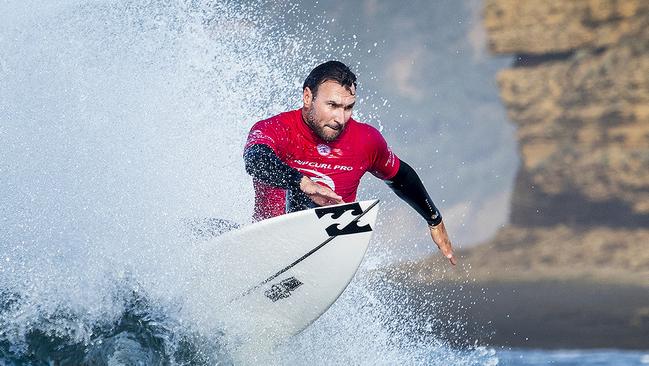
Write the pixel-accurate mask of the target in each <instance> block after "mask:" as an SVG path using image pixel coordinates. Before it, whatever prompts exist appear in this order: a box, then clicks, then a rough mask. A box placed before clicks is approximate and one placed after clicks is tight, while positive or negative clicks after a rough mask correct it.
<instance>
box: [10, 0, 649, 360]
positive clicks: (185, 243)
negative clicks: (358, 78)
mask: <svg viewBox="0 0 649 366" xmlns="http://www.w3.org/2000/svg"><path fill="white" fill-rule="evenodd" d="M327 21H330V20H327V19H325V18H322V19H321V18H308V17H304V16H302V15H301V14H300V10H299V9H298V8H296V7H295V6H294V5H292V4H291V3H288V2H287V3H281V4H274V3H272V2H265V1H250V2H245V3H243V4H242V3H240V2H237V1H171V0H161V1H146V0H141V1H135V0H126V1H111V0H108V1H91V0H85V1H83V0H51V1H47V2H41V1H30V0H27V1H16V0H5V1H3V2H1V3H0V50H2V51H1V52H0V365H59V364H60V365H81V364H86V365H158V364H168V365H214V364H219V365H228V364H232V363H237V364H278V365H282V364H285V365H295V364H297V365H299V364H302V365H303V364H386V365H395V364H403V365H409V364H410V365H420V364H428V365H449V364H451V365H498V364H513V365H528V364H530V365H532V364H534V365H536V364H543V363H524V362H528V361H530V362H536V361H533V360H537V359H543V356H542V355H543V354H544V353H542V352H535V351H498V350H497V349H494V348H490V347H484V346H483V345H481V342H480V341H479V340H478V339H477V337H474V336H473V335H471V334H466V331H465V328H464V326H463V323H462V320H461V319H455V318H453V317H451V316H449V314H445V312H444V306H443V305H445V299H444V298H443V297H440V296H441V295H440V296H438V295H436V294H422V296H423V298H421V299H409V298H404V295H403V293H402V292H401V291H399V288H400V284H398V283H392V282H390V281H389V280H388V279H387V278H386V277H385V276H381V275H378V276H377V275H376V273H377V272H376V270H377V268H378V267H379V265H380V264H381V263H382V258H381V251H378V250H373V251H371V252H370V253H369V254H368V258H367V260H366V261H365V262H364V264H363V267H362V268H361V270H360V271H359V273H358V276H357V277H356V278H355V279H354V281H353V282H352V284H351V285H350V287H349V288H348V290H347V291H346V292H345V293H344V294H343V296H342V297H341V298H340V299H339V301H338V302H336V304H334V306H333V307H332V308H331V309H330V310H329V311H328V312H327V313H326V314H325V315H324V316H323V317H321V318H320V319H319V320H318V321H317V322H316V323H314V324H313V325H312V326H311V327H309V328H308V329H307V330H305V331H304V332H302V333H301V334H299V335H298V336H296V337H294V338H292V339H290V340H288V341H286V342H285V343H283V344H281V345H280V346H279V347H278V348H276V349H271V350H269V349H260V350H257V351H256V352H245V353H242V352H240V350H241V349H242V348H246V347H245V346H246V345H241V344H240V343H237V340H236V339H232V337H231V336H230V334H228V333H227V332H224V331H223V329H222V327H221V326H220V325H221V322H222V319H224V318H226V317H228V316H229V314H219V313H215V312H214V310H213V309H214V306H213V305H214V303H218V301H219V300H220V296H219V292H218V291H214V289H215V288H218V286H214V284H218V281H219V279H218V278H213V277H209V273H211V272H210V271H208V270H206V268H207V267H206V266H209V263H205V261H204V257H203V256H202V255H203V253H204V251H203V248H202V246H201V241H198V240H195V239H194V238H192V237H191V236H189V235H186V233H185V232H184V231H183V229H184V228H183V226H182V224H181V223H182V222H183V220H185V219H187V218H195V217H222V218H227V219H230V220H233V221H236V222H241V223H245V222H248V221H249V217H250V216H251V207H252V191H251V188H250V186H249V184H242V182H249V178H248V177H247V176H246V174H245V172H244V171H243V169H242V166H243V163H242V159H241V147H242V146H243V143H244V138H245V136H246V132H247V130H248V128H249V126H250V124H251V123H252V122H254V121H256V120H259V119H261V118H262V117H265V116H268V115H271V114H273V113H277V112H279V111H282V110H285V109H288V108H294V107H297V105H296V104H295V103H296V102H297V101H299V93H296V90H297V91H299V88H300V85H301V82H302V77H303V75H305V74H306V72H308V70H309V69H310V67H311V66H312V65H313V64H315V60H316V59H319V58H320V57H325V56H327V55H331V56H332V57H353V56H354V54H355V53H367V50H356V49H354V48H353V47H351V48H336V47H334V46H326V44H328V42H327V34H326V32H324V31H322V29H320V28H319V24H322V23H323V22H327ZM288 24H291V26H290V27H288V26H287V25H288ZM315 45H319V46H318V47H319V49H318V51H317V52H316V50H314V47H316V46H315ZM323 52H324V54H323ZM365 105H367V106H368V107H365V108H366V110H365V113H367V111H368V110H369V111H370V112H371V110H372V103H371V99H370V103H365ZM359 112H360V113H361V114H362V113H364V111H363V110H362V109H361V110H360V111H359ZM376 239H377V241H378V242H380V240H381V238H376ZM409 301H419V302H421V301H425V302H426V303H427V304H428V305H429V306H430V307H432V308H435V309H439V311H438V312H437V313H436V314H435V315H434V316H431V317H430V318H422V316H421V315H419V314H416V313H412V311H411V310H409V309H410V307H408V305H407V304H408V302H409ZM449 329H450V330H451V333H453V334H454V335H456V337H455V340H453V339H449V338H448V337H444V336H442V333H444V332H446V333H448V331H449ZM441 330H444V332H442V331H441ZM458 338H459V339H463V342H460V343H458V342H457V339H458ZM474 338H476V339H474ZM568 354H569V353H568ZM583 354H585V355H587V356H585V357H591V356H592V360H593V362H596V361H595V360H596V359H597V357H598V356H597V355H596V354H590V353H583ZM607 354H608V355H610V361H611V362H618V361H620V362H622V361H621V360H627V361H628V362H631V363H628V364H632V365H633V364H643V363H644V364H646V363H647V356H646V355H643V354H631V353H621V352H613V353H610V352H609V353H607ZM521 355H523V357H520V356H521ZM539 355H541V356H539ZM545 355H546V356H545V357H547V358H546V360H553V359H555V358H553V357H555V356H556V357H558V358H556V360H560V359H561V357H559V356H557V355H555V354H554V353H545ZM564 359H565V358H564ZM589 359H590V358H589ZM540 362H542V361H540ZM561 362H563V361H561ZM633 362H636V363H633ZM556 364H561V365H563V364H566V365H568V364H570V363H556ZM573 364H574V363H573ZM590 364H592V365H595V364H598V363H590ZM610 364H612V365H613V364H622V363H610Z"/></svg>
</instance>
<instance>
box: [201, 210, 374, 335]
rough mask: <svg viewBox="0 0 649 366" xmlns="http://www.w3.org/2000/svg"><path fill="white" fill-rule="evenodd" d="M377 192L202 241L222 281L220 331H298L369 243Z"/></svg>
mask: <svg viewBox="0 0 649 366" xmlns="http://www.w3.org/2000/svg"><path fill="white" fill-rule="evenodd" d="M378 202H379V201H378V200H369V201H362V202H354V203H346V204H341V205H335V206H327V207H320V208H315V209H311V210H306V211H300V212H295V213H291V214H287V215H282V216H278V217H274V218H271V219H268V220H264V221H260V222H257V223H254V224H252V225H249V226H246V227H243V228H241V229H237V230H233V231H229V232H225V233H223V234H221V235H220V236H218V237H216V238H213V239H211V240H210V241H209V242H208V243H207V245H208V246H213V247H214V250H215V251H218V253H219V254H218V257H216V258H215V262H216V263H214V267H213V268H214V269H215V270H216V271H217V276H218V277H219V281H220V282H221V285H222V286H223V288H225V289H227V293H225V294H222V295H224V296H225V298H224V301H223V304H224V306H225V308H222V309H219V312H220V313H222V314H228V316H227V317H225V319H224V326H225V327H226V328H227V329H226V332H233V333H236V334H237V336H238V337H239V338H240V339H241V340H242V341H243V342H246V341H263V342H265V343H268V344H270V343H272V344H277V343H279V342H281V341H283V340H285V339H286V338H288V337H290V336H292V335H294V334H297V333H298V332H300V331H302V330H303V329H304V328H306V327H307V326H308V325H310V324H311V323H312V322H314V321H315V320H316V319H317V318H318V317H320V315H322V314H323V313H324V312H325V311H326V310H327V309H328V308H329V307H330V306H331V305H332V304H333V303H334V301H336V299H337V298H338V297H339V296H340V294H342V292H343V291H344V289H345V288H346V287H347V285H348V284H349V282H350V281H351V280H352V278H353V276H354V274H355V273H356V271H357V269H358V267H359V265H360V263H361V261H362V259H363V256H364V255H365V252H366V250H367V247H368V244H369V241H370V238H371V235H372V232H373V230H374V228H375V224H376V218H377V213H378Z"/></svg>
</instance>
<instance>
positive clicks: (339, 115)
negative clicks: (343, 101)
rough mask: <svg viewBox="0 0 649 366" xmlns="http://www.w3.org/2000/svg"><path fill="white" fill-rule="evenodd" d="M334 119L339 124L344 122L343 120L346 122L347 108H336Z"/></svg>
mask: <svg viewBox="0 0 649 366" xmlns="http://www.w3.org/2000/svg"><path fill="white" fill-rule="evenodd" d="M334 121H335V122H336V123H338V124H342V123H343V122H345V109H343V108H336V112H335V114H334Z"/></svg>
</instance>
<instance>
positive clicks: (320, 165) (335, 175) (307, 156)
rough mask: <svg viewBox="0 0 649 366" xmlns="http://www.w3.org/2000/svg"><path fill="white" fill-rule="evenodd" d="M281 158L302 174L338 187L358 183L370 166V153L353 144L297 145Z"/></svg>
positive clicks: (352, 185) (351, 185) (353, 185)
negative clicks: (368, 154) (368, 155)
mask: <svg viewBox="0 0 649 366" xmlns="http://www.w3.org/2000/svg"><path fill="white" fill-rule="evenodd" d="M282 160H284V161H285V162H286V163H287V164H288V165H289V166H291V167H292V168H295V169H297V170H299V171H301V172H302V173H303V174H305V175H307V176H309V177H311V178H317V179H319V180H321V181H322V182H323V183H326V184H327V185H328V186H330V187H331V186H332V183H333V185H334V186H335V187H338V188H342V187H343V186H346V187H355V186H357V185H358V182H359V180H360V179H361V177H362V176H363V174H365V172H366V171H367V170H368V167H369V159H368V157H367V154H366V153H364V152H363V150H362V149H360V148H359V147H358V146H350V145H347V146H336V145H328V144H323V143H321V144H300V145H297V144H296V145H294V146H291V147H290V148H289V149H287V152H286V154H285V156H284V159H282ZM332 188H333V187H332Z"/></svg>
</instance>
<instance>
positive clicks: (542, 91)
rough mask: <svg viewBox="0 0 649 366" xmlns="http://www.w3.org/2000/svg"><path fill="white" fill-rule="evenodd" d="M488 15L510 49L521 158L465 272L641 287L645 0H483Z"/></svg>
mask: <svg viewBox="0 0 649 366" xmlns="http://www.w3.org/2000/svg"><path fill="white" fill-rule="evenodd" d="M484 23H485V26H486V28H487V34H488V42H489V47H490V49H491V51H492V52H493V53H495V54H513V55H514V56H515V61H514V63H513V65H512V67H511V68H509V69H506V70H503V71H501V72H500V73H499V75H498V76H497V79H498V84H499V87H500V91H501V98H502V101H503V103H504V104H505V106H506V108H507V111H508V114H509V118H510V120H511V121H512V122H513V123H514V124H515V125H516V126H517V129H518V131H517V137H518V143H519V151H520V156H521V161H522V164H521V167H520V170H519V172H518V175H517V178H516V184H515V189H514V193H513V196H512V203H511V217H510V223H511V224H510V226H509V227H506V228H504V229H503V230H501V231H500V233H499V234H498V235H497V236H496V238H494V240H492V241H491V242H490V243H487V244H485V245H483V246H481V247H478V248H476V249H475V250H472V251H469V252H467V253H466V255H467V259H469V261H470V262H471V263H472V265H473V269H474V270H475V271H477V272H480V274H481V275H484V276H498V277H500V276H501V275H503V273H500V272H501V271H498V270H496V269H498V268H499V269H507V270H508V271H509V275H508V276H513V277H514V278H519V277H521V276H523V277H525V276H528V275H529V276H528V277H530V278H538V276H541V277H551V278H557V279H565V278H566V277H574V276H577V277H592V278H593V279H595V280H597V281H600V280H606V281H609V282H620V281H622V282H625V283H628V282H632V283H640V284H642V283H643V284H645V285H649V1H644V0H574V1H559V0H557V1H531V0H530V1H519V0H489V1H487V2H486V6H485V12H484ZM483 272H485V273H483ZM486 272H489V274H487V273H486Z"/></svg>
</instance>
